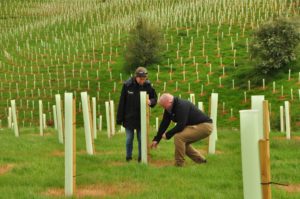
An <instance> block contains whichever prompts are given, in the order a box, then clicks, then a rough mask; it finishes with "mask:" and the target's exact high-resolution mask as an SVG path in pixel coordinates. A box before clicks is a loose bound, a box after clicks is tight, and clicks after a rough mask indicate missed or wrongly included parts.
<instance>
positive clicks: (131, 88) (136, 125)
mask: <svg viewBox="0 0 300 199" xmlns="http://www.w3.org/2000/svg"><path fill="white" fill-rule="evenodd" d="M140 91H146V92H147V94H148V95H149V99H150V101H151V105H150V107H154V106H155V105H156V103H157V95H156V92H155V90H154V88H152V86H151V83H150V81H149V80H146V81H145V83H144V85H143V86H141V85H139V84H138V83H137V82H136V80H135V78H134V77H132V78H129V79H128V80H127V81H126V82H124V84H123V88H122V91H121V96H120V101H119V106H118V112H117V124H121V125H123V126H124V127H125V128H128V129H131V130H133V129H140V128H141V113H140Z"/></svg>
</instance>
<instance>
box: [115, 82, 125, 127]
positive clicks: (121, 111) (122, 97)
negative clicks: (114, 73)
mask: <svg viewBox="0 0 300 199" xmlns="http://www.w3.org/2000/svg"><path fill="white" fill-rule="evenodd" d="M125 96H126V88H125V84H124V85H123V88H122V91H121V95H120V100H119V106H118V111H117V124H122V123H123V122H124V107H125V102H126V99H125Z"/></svg>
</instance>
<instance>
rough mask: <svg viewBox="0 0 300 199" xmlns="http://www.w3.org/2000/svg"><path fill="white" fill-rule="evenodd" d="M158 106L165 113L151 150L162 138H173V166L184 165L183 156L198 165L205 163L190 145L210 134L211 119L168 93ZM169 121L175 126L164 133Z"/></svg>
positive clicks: (193, 106) (188, 102)
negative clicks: (174, 123)
mask: <svg viewBox="0 0 300 199" xmlns="http://www.w3.org/2000/svg"><path fill="white" fill-rule="evenodd" d="M158 104H159V105H160V106H161V107H163V108H164V109H165V111H164V115H163V119H162V121H161V123H160V126H159V129H158V132H157V135H156V136H155V137H154V139H153V141H152V145H151V148H156V147H157V145H158V144H159V142H160V140H161V139H162V138H163V139H170V138H172V137H173V136H174V144H175V166H183V165H184V160H185V159H184V156H185V154H186V155H187V156H188V157H189V158H191V159H192V160H193V161H194V162H196V163H198V164H201V163H206V159H205V158H204V157H203V156H202V155H201V154H200V153H199V151H197V150H195V149H194V148H193V147H192V146H191V144H192V143H194V142H196V141H198V140H202V139H204V138H206V137H208V136H209V135H210V134H211V132H212V128H213V125H212V119H211V118H209V117H208V116H207V115H205V114H204V113H203V112H201V111H200V110H199V109H198V108H197V107H196V106H195V105H194V104H192V103H191V102H190V101H187V100H182V99H179V98H177V97H174V96H173V95H171V94H169V93H164V94H163V95H162V96H161V97H160V98H159V100H158ZM171 121H173V122H176V126H175V127H174V128H172V129H171V130H169V131H167V132H166V130H167V129H168V127H169V125H170V122H171Z"/></svg>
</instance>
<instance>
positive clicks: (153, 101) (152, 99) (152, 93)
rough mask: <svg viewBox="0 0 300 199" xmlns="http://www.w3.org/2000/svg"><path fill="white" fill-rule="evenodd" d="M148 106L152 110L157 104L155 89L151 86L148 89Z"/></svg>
mask: <svg viewBox="0 0 300 199" xmlns="http://www.w3.org/2000/svg"><path fill="white" fill-rule="evenodd" d="M148 94H149V101H150V102H149V106H150V107H151V108H152V107H154V106H155V105H156V103H157V95H156V92H155V89H154V88H153V87H152V86H151V84H150V89H149V92H148Z"/></svg>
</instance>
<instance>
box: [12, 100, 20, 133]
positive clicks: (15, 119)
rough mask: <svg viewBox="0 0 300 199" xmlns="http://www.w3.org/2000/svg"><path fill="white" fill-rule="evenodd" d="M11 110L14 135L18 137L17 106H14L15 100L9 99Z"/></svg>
mask: <svg viewBox="0 0 300 199" xmlns="http://www.w3.org/2000/svg"><path fill="white" fill-rule="evenodd" d="M10 102H11V112H12V119H13V123H14V131H15V136H16V137H19V127H18V117H17V110H16V109H17V108H16V101H15V100H11V101H10Z"/></svg>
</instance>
